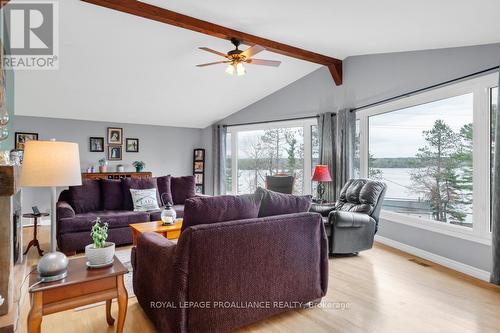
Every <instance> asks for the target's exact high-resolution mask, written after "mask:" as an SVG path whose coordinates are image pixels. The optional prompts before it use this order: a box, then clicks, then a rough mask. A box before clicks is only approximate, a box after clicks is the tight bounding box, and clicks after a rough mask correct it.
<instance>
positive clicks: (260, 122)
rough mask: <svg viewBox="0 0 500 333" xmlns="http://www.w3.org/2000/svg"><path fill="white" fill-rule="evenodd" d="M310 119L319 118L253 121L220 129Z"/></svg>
mask: <svg viewBox="0 0 500 333" xmlns="http://www.w3.org/2000/svg"><path fill="white" fill-rule="evenodd" d="M312 118H319V116H308V117H298V118H288V119H276V120H266V121H254V122H250V123H239V124H231V125H222V127H234V126H243V125H258V124H268V123H275V122H277V121H292V120H304V119H312Z"/></svg>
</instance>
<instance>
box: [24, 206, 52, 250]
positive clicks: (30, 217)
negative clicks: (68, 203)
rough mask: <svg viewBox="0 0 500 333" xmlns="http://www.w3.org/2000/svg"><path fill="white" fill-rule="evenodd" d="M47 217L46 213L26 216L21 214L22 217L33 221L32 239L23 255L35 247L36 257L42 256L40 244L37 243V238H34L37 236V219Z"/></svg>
mask: <svg viewBox="0 0 500 333" xmlns="http://www.w3.org/2000/svg"><path fill="white" fill-rule="evenodd" d="M45 216H49V214H48V213H40V214H33V213H28V214H23V217H25V218H28V219H33V223H34V226H33V239H32V240H30V242H29V244H28V246H27V247H26V251H24V253H23V255H26V253H28V251H29V250H30V247H32V246H35V247H36V248H37V249H38V255H39V256H40V257H41V256H43V250H42V249H40V243H39V242H38V238H37V237H36V234H37V227H38V219H39V218H40V217H45Z"/></svg>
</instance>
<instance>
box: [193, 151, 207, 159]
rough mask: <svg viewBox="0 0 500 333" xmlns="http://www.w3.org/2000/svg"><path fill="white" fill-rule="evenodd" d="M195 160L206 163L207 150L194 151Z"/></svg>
mask: <svg viewBox="0 0 500 333" xmlns="http://www.w3.org/2000/svg"><path fill="white" fill-rule="evenodd" d="M194 160H195V161H204V160H205V149H201V148H200V149H195V150H194Z"/></svg>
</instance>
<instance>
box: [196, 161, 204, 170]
mask: <svg viewBox="0 0 500 333" xmlns="http://www.w3.org/2000/svg"><path fill="white" fill-rule="evenodd" d="M204 169H205V168H204V163H203V162H197V161H195V162H194V172H203V171H204Z"/></svg>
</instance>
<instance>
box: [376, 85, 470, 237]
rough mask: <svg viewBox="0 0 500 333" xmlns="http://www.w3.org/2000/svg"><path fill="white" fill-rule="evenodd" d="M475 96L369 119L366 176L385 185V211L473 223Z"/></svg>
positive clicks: (459, 222) (463, 223)
mask: <svg viewBox="0 0 500 333" xmlns="http://www.w3.org/2000/svg"><path fill="white" fill-rule="evenodd" d="M473 110H474V106H473V94H472V93H469V94H463V95H459V96H454V97H450V98H446V99H441V100H437V101H433V102H431V103H426V104H421V105H417V106H412V107H408V108H404V109H400V110H395V111H392V112H387V113H382V114H378V115H373V116H370V117H369V119H368V125H369V147H368V154H369V155H368V176H369V178H372V179H379V180H382V181H384V182H386V183H387V185H388V190H387V194H386V198H385V201H384V209H385V210H388V211H392V212H396V213H400V214H405V215H411V216H414V217H418V218H423V219H429V220H434V221H439V222H442V223H448V224H455V225H460V226H465V227H472V223H473V219H472V216H473V149H472V147H473V141H472V140H473V125H472V124H473Z"/></svg>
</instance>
